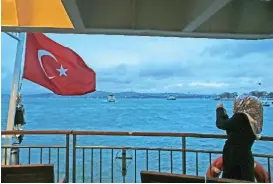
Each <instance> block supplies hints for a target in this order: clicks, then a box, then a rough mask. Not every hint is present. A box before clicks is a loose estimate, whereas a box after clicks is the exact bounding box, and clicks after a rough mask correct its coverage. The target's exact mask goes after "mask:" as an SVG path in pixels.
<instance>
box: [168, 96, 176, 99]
mask: <svg viewBox="0 0 273 184" xmlns="http://www.w3.org/2000/svg"><path fill="white" fill-rule="evenodd" d="M167 100H176V98H175V96H169V97H168V98H167Z"/></svg>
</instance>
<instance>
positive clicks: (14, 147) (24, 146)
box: [1, 145, 66, 148]
mask: <svg viewBox="0 0 273 184" xmlns="http://www.w3.org/2000/svg"><path fill="white" fill-rule="evenodd" d="M1 148H66V147H65V146H38V145H37V146H36V145H34V146H31V145H30V146H1Z"/></svg>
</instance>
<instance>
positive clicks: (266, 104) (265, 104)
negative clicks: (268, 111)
mask: <svg viewBox="0 0 273 184" xmlns="http://www.w3.org/2000/svg"><path fill="white" fill-rule="evenodd" d="M262 104H263V106H265V107H269V106H270V104H269V103H268V102H262Z"/></svg>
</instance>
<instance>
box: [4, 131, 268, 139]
mask: <svg viewBox="0 0 273 184" xmlns="http://www.w3.org/2000/svg"><path fill="white" fill-rule="evenodd" d="M1 134H2V135H11V134H33V135H35V134H36V135H38V134H73V135H108V136H156V137H159V136H162V137H195V138H218V139H225V138H227V135H221V134H199V133H171V132H111V131H73V130H69V131H66V130H20V131H18V130H4V131H1ZM259 140H262V141H273V137H269V136H263V137H261V139H259Z"/></svg>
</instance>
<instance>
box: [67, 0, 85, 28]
mask: <svg viewBox="0 0 273 184" xmlns="http://www.w3.org/2000/svg"><path fill="white" fill-rule="evenodd" d="M62 3H63V6H64V8H65V10H66V12H67V14H68V16H69V18H70V21H71V22H72V24H73V26H74V28H75V29H78V30H83V29H85V26H84V24H83V21H82V18H81V15H80V12H79V9H78V6H77V4H76V0H62Z"/></svg>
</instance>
